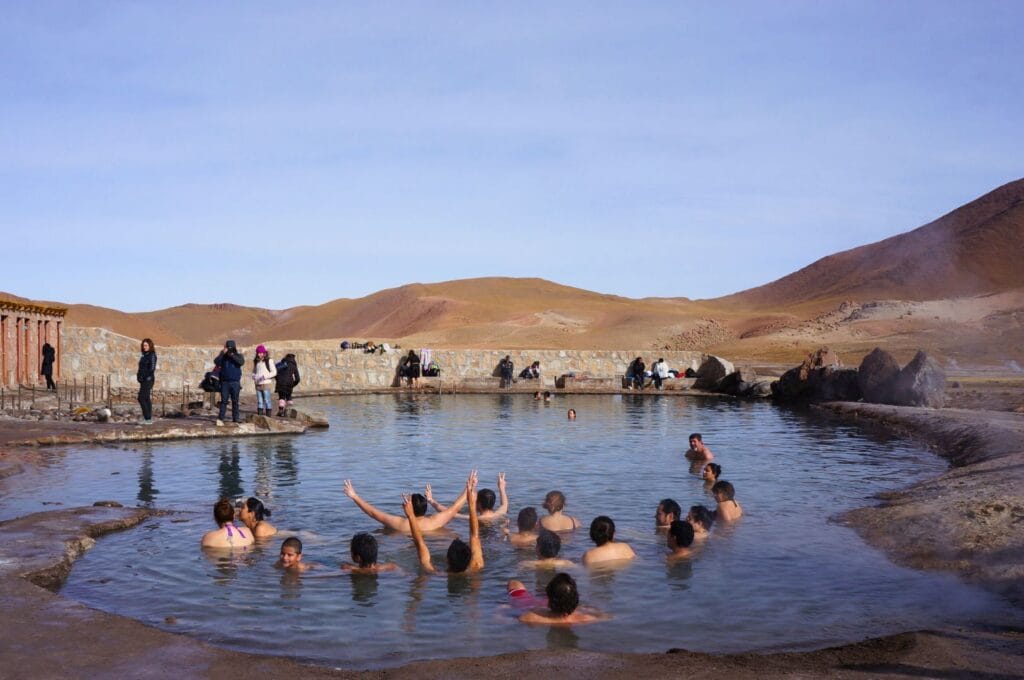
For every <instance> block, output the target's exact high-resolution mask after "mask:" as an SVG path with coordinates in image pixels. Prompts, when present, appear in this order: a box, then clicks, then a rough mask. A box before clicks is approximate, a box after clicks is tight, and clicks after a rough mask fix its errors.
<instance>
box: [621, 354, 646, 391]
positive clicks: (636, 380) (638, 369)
mask: <svg viewBox="0 0 1024 680" xmlns="http://www.w3.org/2000/svg"><path fill="white" fill-rule="evenodd" d="M646 371H647V364H645V363H644V360H643V359H642V358H641V357H637V358H636V359H633V361H631V362H630V364H629V368H627V369H626V379H627V381H628V382H629V387H630V389H632V388H634V387H635V388H636V389H638V390H642V389H643V388H644V373H645V372H646Z"/></svg>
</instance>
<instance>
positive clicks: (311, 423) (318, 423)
mask: <svg viewBox="0 0 1024 680" xmlns="http://www.w3.org/2000/svg"><path fill="white" fill-rule="evenodd" d="M284 415H285V417H286V418H295V419H297V420H298V421H299V422H300V423H302V424H303V425H305V426H306V427H318V428H319V427H330V426H331V424H330V423H329V422H327V416H325V415H324V414H323V413H321V412H319V411H302V410H299V409H297V408H293V407H289V408H287V409H285V411H284Z"/></svg>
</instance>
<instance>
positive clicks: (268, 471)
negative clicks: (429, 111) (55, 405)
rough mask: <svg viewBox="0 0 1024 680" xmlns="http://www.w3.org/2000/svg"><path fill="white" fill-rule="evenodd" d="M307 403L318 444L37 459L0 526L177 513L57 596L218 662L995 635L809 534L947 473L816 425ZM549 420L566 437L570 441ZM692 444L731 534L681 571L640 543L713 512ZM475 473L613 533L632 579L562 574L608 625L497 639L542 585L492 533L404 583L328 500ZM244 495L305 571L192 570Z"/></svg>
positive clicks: (184, 447)
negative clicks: (976, 632)
mask: <svg viewBox="0 0 1024 680" xmlns="http://www.w3.org/2000/svg"><path fill="white" fill-rule="evenodd" d="M311 406H313V407H315V408H321V409H323V410H325V411H326V412H327V413H328V416H329V418H330V421H331V429H330V430H329V431H328V432H325V433H317V434H311V435H306V436H303V437H276V438H255V439H239V440H237V441H229V440H206V441H189V442H181V443H162V444H154V445H147V446H132V447H125V448H110V449H101V450H96V449H89V450H69V451H53V452H49V453H48V454H47V455H48V459H47V465H46V466H45V467H43V468H41V469H40V470H38V471H37V472H32V473H26V474H25V475H20V476H19V477H18V478H17V479H16V480H7V481H3V480H0V517H12V516H16V515H21V514H25V513H27V512H34V511H38V510H43V509H52V508H53V507H56V506H53V505H47V504H45V503H53V502H59V503H62V504H63V505H65V506H68V505H79V504H86V503H92V502H93V501H95V500H98V499H113V500H118V501H120V502H122V503H124V504H125V505H134V504H145V505H151V506H155V507H159V508H165V509H174V510H178V511H181V514H179V515H176V516H174V517H167V518H159V519H153V520H150V521H148V522H146V523H145V524H144V525H143V526H142V527H140V528H136V529H133V530H130V531H125V532H121V533H118V534H114V535H111V536H108V537H104V538H101V539H100V540H99V542H98V544H97V546H96V547H95V548H94V549H93V550H92V551H90V552H89V553H88V554H87V555H86V556H85V557H84V558H82V559H81V560H80V561H79V562H78V563H77V564H76V566H75V567H74V569H73V570H72V572H71V576H70V578H69V580H68V582H67V585H66V586H65V588H64V590H63V593H64V595H66V596H68V597H71V598H74V599H77V600H80V601H82V602H84V603H86V604H87V605H89V606H93V607H96V608H99V609H103V610H107V611H111V612H115V613H118V614H123V615H126V616H131V617H134V618H137V619H140V620H142V621H144V622H146V623H149V624H152V625H155V626H158V627H161V628H165V629H168V630H174V631H179V632H186V633H189V634H192V635H195V636H197V637H200V638H203V639H205V640H210V641H213V642H215V643H217V644H221V645H225V646H228V647H232V648H236V649H241V650H247V651H252V652H258V653H271V654H281V655H289V656H293V657H296V658H299V659H303V660H309V661H314V662H318V663H323V664H331V665H339V666H346V667H382V666H391V665H397V664H400V663H404V662H407V661H410V660H415V659H425V658H438V657H442V658H443V657H454V656H467V655H488V654H497V653H503V652H510V651H517V650H525V649H544V648H565V647H575V648H581V649H590V650H609V651H611V650H614V651H631V652H645V651H655V652H657V651H664V650H665V649H668V648H670V647H685V648H687V649H691V650H700V651H715V652H726V651H742V650H766V649H806V648H812V647H820V646H825V645H829V644H835V643H842V642H850V641H855V640H860V639H863V638H864V637H866V636H873V635H879V634H885V633H892V632H896V631H901V630H908V629H919V628H928V627H935V626H940V625H945V624H956V623H959V622H965V621H969V620H979V619H984V620H988V621H995V620H997V619H1001V618H1003V617H1007V616H1009V614H1008V613H1007V612H1008V609H1007V607H1008V605H1006V604H1005V603H1004V602H1003V601H1001V600H999V599H998V598H996V597H994V596H992V595H989V594H987V593H985V592H983V591H981V590H979V589H977V588H973V587H970V586H967V585H965V584H963V583H961V582H960V581H959V580H957V579H956V578H954V577H952V576H950V575H945V574H936V573H923V572H915V571H911V570H908V569H903V568H900V567H898V566H895V565H893V564H891V563H890V562H888V561H887V560H886V559H885V557H884V556H882V555H881V554H880V553H879V552H877V551H875V550H873V549H872V548H870V547H868V546H867V545H865V544H864V543H863V542H862V541H861V540H860V539H859V538H858V537H857V535H856V534H855V533H854V532H853V531H852V530H850V529H848V528H846V527H843V526H841V525H837V524H835V523H831V522H829V521H828V519H827V518H828V517H830V516H833V515H835V514H836V513H839V512H841V511H843V510H846V509H848V508H852V507H858V506H862V505H866V504H869V503H871V502H872V501H871V496H872V495H873V494H875V493H877V492H879V491H882V490H886V489H893V488H899V487H903V486H906V485H908V484H910V483H911V482H913V481H914V480H915V479H918V478H922V477H926V476H932V475H935V474H938V473H940V472H941V471H942V470H943V469H944V467H945V466H944V464H943V463H942V461H940V460H939V459H937V458H936V457H934V456H933V455H931V454H929V453H927V452H925V451H922V450H920V449H918V448H915V447H913V446H911V445H908V444H907V443H905V442H900V441H895V440H884V439H880V438H878V437H873V436H871V435H869V434H867V433H864V432H862V431H859V430H856V429H852V428H850V427H848V426H845V425H842V424H838V423H829V422H822V421H821V420H820V416H817V417H816V418H817V419H815V420H812V419H810V418H808V417H807V416H806V415H804V414H801V413H799V412H793V411H786V410H782V409H778V408H773V407H771V406H769V405H767V404H762V403H736V402H732V401H726V400H721V401H719V400H713V399H708V400H702V399H692V398H673V397H662V396H659V395H644V396H639V395H637V396H633V395H629V396H623V397H596V396H591V397H583V396H580V397H572V398H565V399H561V398H559V399H557V400H556V402H555V404H554V405H552V406H550V407H548V406H544V405H543V404H538V403H536V402H533V401H532V399H531V398H530V397H528V396H458V397H452V396H445V397H436V396H435V397H419V398H416V397H413V396H391V395H386V396H380V395H377V396H357V397H346V398H335V399H330V400H321V401H318V402H316V403H314V404H311ZM568 406H573V407H575V408H576V409H577V411H579V414H580V415H579V420H578V421H576V422H574V423H570V422H567V421H566V418H565V410H566V408H567V407H568ZM692 431H700V432H703V433H704V434H705V440H706V441H707V442H708V443H709V445H710V446H711V447H712V449H713V450H714V451H715V452H716V454H717V458H716V460H717V462H719V463H720V464H721V465H722V466H723V468H724V475H723V477H724V478H725V479H728V480H729V481H732V482H733V483H734V484H735V486H736V488H737V498H738V500H739V501H740V502H741V504H742V505H743V507H744V509H745V511H746V516H745V517H744V518H743V519H742V520H741V521H740V522H739V523H738V524H737V525H735V526H733V527H716V528H715V529H714V531H713V535H712V537H711V538H710V539H709V540H708V541H707V543H706V544H705V545H704V547H703V548H702V549H701V550H700V551H699V552H698V554H697V555H696V556H695V557H694V558H693V559H691V560H690V561H688V562H684V563H682V564H678V565H676V566H671V567H670V566H667V565H666V562H665V559H664V553H665V549H664V547H663V546H664V539H663V536H662V535H659V534H656V533H655V531H654V528H653V515H654V508H655V505H656V503H657V501H658V500H659V499H661V498H663V497H672V498H675V499H676V500H677V501H678V502H679V503H680V504H681V505H683V507H684V508H685V507H688V506H689V505H692V504H697V503H705V504H709V505H711V506H713V501H712V500H711V499H710V497H709V495H708V493H707V491H706V490H705V489H704V487H703V483H702V482H701V480H700V479H698V478H697V477H696V476H694V475H693V474H691V473H690V471H689V470H688V465H687V462H686V461H685V460H684V459H683V457H682V453H683V451H684V450H685V449H686V437H687V434H688V433H690V432H692ZM471 467H476V468H479V470H480V475H481V486H490V487H493V486H494V477H495V475H496V474H497V472H498V471H499V470H504V471H506V472H507V475H508V485H509V492H510V496H511V515H512V516H513V518H514V516H515V514H516V513H517V512H518V510H519V509H520V508H522V507H524V506H526V505H534V506H537V507H538V508H539V506H540V504H541V501H542V499H543V495H544V493H545V492H547V491H548V490H550V489H552V488H559V489H562V490H563V491H564V492H565V493H566V495H567V496H568V507H567V511H568V512H570V513H571V514H573V515H576V516H578V517H579V518H581V519H582V520H583V521H584V523H585V524H589V521H590V519H591V518H593V517H594V516H596V515H598V514H608V515H610V516H612V517H613V518H614V519H615V521H616V523H617V525H618V534H617V538H618V539H620V540H625V541H628V542H629V543H630V544H631V545H632V546H633V547H634V549H635V550H636V552H637V553H638V554H639V559H638V560H636V562H635V563H633V564H631V565H629V566H627V567H625V568H623V569H620V570H617V571H598V572H591V573H588V572H587V571H585V570H583V569H577V570H576V571H575V572H574V573H575V576H576V578H577V581H578V583H579V587H580V591H581V599H582V601H583V602H584V603H587V604H589V605H592V606H594V607H596V608H598V609H600V610H603V611H605V612H608V613H610V614H611V615H612V617H613V618H612V619H611V620H610V621H607V622H603V623H598V624H594V625H590V626H582V627H576V628H574V629H572V630H564V629H545V628H542V627H538V628H533V627H528V626H525V625H523V624H520V623H519V622H518V621H516V618H515V617H516V616H517V615H518V614H519V613H520V611H519V610H516V609H513V608H510V607H509V606H508V604H507V598H506V596H505V581H506V580H507V579H508V578H513V577H514V578H518V579H520V580H522V581H524V582H525V583H526V584H527V586H528V587H529V588H531V589H533V590H536V591H538V592H539V591H541V590H542V588H543V586H544V585H545V584H546V582H547V580H548V579H550V577H551V575H552V574H551V573H548V572H537V571H535V570H531V569H523V568H521V566H520V564H519V563H520V561H521V560H522V559H526V558H529V557H530V554H529V551H524V550H517V549H515V548H513V547H512V546H511V545H510V544H508V543H507V542H504V541H503V540H502V539H501V535H500V532H497V531H489V532H488V533H486V534H485V535H484V552H485V556H486V560H487V565H486V568H485V571H484V572H483V573H482V574H481V575H479V576H476V577H446V576H424V577H421V576H418V571H417V569H416V562H415V554H414V551H413V550H412V548H411V545H410V543H409V540H408V539H407V538H405V537H403V536H399V535H387V534H384V533H382V532H380V531H379V530H378V529H377V528H376V525H375V523H374V522H373V521H372V520H370V519H369V518H367V517H366V516H365V515H363V514H362V513H361V512H360V511H359V510H358V509H357V508H356V507H355V505H354V504H353V503H352V502H351V501H350V500H349V499H347V498H345V497H344V495H343V494H342V492H341V488H342V480H343V479H345V478H348V477H350V478H352V479H353V480H354V482H355V485H356V488H357V490H358V491H359V492H360V494H361V495H362V496H363V497H364V498H366V499H367V500H369V501H370V502H373V503H376V504H378V505H379V506H381V507H382V508H384V509H386V510H388V511H391V512H395V513H399V512H400V499H399V494H400V493H401V492H403V491H409V490H420V489H421V487H422V484H423V483H424V482H428V481H429V482H432V483H433V487H434V492H435V495H436V496H437V497H438V498H439V499H442V500H450V499H451V498H453V497H454V496H455V495H456V494H457V493H458V491H459V489H460V488H461V486H462V485H463V484H464V480H465V474H466V472H467V471H468V470H469V469H470V468H471ZM15 481H16V484H15ZM7 487H12V488H10V489H8V488H7ZM243 494H246V495H248V494H255V495H258V496H260V497H262V498H264V499H266V501H267V503H268V505H269V506H270V507H271V508H272V509H273V511H274V515H273V517H272V521H273V522H274V523H275V524H276V525H277V526H278V527H280V528H282V529H290V530H295V531H299V532H300V536H301V537H302V538H303V539H304V543H305V560H306V561H308V562H316V563H319V564H320V565H322V566H321V568H319V569H316V570H314V571H312V572H308V573H307V574H305V575H303V576H301V577H290V576H287V575H282V573H281V572H280V571H277V570H275V569H273V567H272V564H273V562H274V560H275V559H276V556H277V551H278V548H279V545H280V541H281V539H280V538H279V537H275V538H273V539H271V540H270V542H269V543H268V544H266V545H264V546H260V547H257V548H256V549H254V550H251V551H250V552H248V553H245V554H242V555H238V556H236V557H234V558H224V557H220V558H218V557H214V556H208V555H207V554H205V553H203V552H202V551H201V550H200V549H199V547H198V545H199V539H200V536H201V535H202V533H203V532H204V531H207V530H209V529H211V528H214V525H213V523H212V518H211V515H210V508H211V506H212V503H213V501H214V500H215V499H216V498H217V497H219V496H221V495H226V496H232V497H233V496H240V495H243ZM450 527H451V528H452V532H451V533H449V534H447V535H442V536H437V537H433V538H429V539H428V541H429V543H430V546H431V549H432V552H433V554H434V556H435V564H437V565H443V564H444V557H443V553H444V550H445V549H446V547H447V545H448V543H449V542H450V540H451V537H452V536H453V535H454V534H455V533H459V534H461V535H463V536H464V537H465V534H466V531H467V527H466V523H465V522H464V521H461V520H455V521H454V522H453V524H451V525H450ZM366 530H372V531H375V532H376V534H377V537H378V540H379V542H380V552H381V557H382V559H386V560H391V561H395V562H398V563H399V564H400V565H402V567H403V569H404V573H402V574H385V575H381V576H379V577H376V578H374V577H352V576H347V575H342V574H341V573H340V572H339V571H338V569H337V564H338V562H339V561H342V560H347V553H348V540H349V538H350V537H351V536H352V534H353V533H355V532H358V531H366ZM588 547H590V542H589V539H588V537H587V535H586V532H585V531H581V532H577V534H576V535H575V536H569V537H567V538H566V540H565V542H564V544H563V551H562V554H563V556H564V557H568V558H571V559H574V560H578V559H579V557H580V555H581V554H582V552H583V551H584V550H585V549H587V548H588ZM939 593H941V597H937V596H936V595H937V594H939ZM167 617H174V618H175V619H176V621H175V622H174V623H166V622H165V619H166V618H167Z"/></svg>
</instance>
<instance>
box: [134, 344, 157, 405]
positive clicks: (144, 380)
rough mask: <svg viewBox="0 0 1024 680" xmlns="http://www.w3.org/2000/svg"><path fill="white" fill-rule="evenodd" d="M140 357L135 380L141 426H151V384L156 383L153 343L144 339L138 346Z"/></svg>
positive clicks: (154, 348)
mask: <svg viewBox="0 0 1024 680" xmlns="http://www.w3.org/2000/svg"><path fill="white" fill-rule="evenodd" d="M139 348H140V349H141V350H142V356H140V357H139V370H138V372H137V373H136V374H135V379H136V380H138V381H139V406H141V407H142V420H141V421H139V424H141V425H152V424H153V383H154V382H155V381H156V347H155V346H154V345H153V341H152V340H150V339H149V338H146V339H145V340H143V341H142V343H141V344H140V345H139Z"/></svg>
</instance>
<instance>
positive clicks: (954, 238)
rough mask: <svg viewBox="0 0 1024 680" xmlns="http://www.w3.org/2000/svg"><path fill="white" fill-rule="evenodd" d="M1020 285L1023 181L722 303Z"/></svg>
mask: <svg viewBox="0 0 1024 680" xmlns="http://www.w3.org/2000/svg"><path fill="white" fill-rule="evenodd" d="M1017 288H1024V180H1017V181H1015V182H1011V183H1009V184H1005V185H1003V186H1001V187H999V188H998V189H996V190H995V191H992V192H990V193H988V194H985V195H984V196H982V197H981V198H978V199H976V200H974V201H971V202H970V203H968V204H967V205H964V206H961V207H960V208H957V209H956V210H954V211H952V212H950V213H949V214H947V215H944V216H943V217H940V218H939V219H937V220H935V221H934V222H931V223H929V224H926V225H924V226H923V227H919V228H917V229H914V230H913V231H910V232H907V233H905V234H899V235H898V236H893V237H891V238H888V239H885V240H884V241H879V242H878V243H872V244H870V245H865V246H860V247H859V248H854V249H852V250H847V251H844V252H841V253H836V254H835V255H830V256H828V257H825V258H823V259H821V260H818V261H817V262H815V263H813V264H811V265H809V266H807V267H804V268H803V269H801V270H799V271H797V272H795V273H793V274H790V275H789V276H785V277H783V278H781V279H779V280H777V281H773V282H772V283H769V284H766V285H764V286H759V287H757V288H752V289H750V290H746V291H743V292H740V293H736V294H734V295H730V296H727V297H724V298H719V299H718V300H716V301H715V302H716V303H718V304H721V305H726V306H729V305H732V304H736V305H738V306H740V307H745V308H753V309H757V308H761V309H764V308H773V309H779V308H787V307H795V306H798V305H802V304H807V303H814V304H817V305H818V306H827V305H828V304H829V303H833V302H840V301H842V300H848V299H899V300H937V299H941V298H950V297H967V296H973V295H981V294H985V293H997V292H1002V291H1006V290H1013V289H1017Z"/></svg>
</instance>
